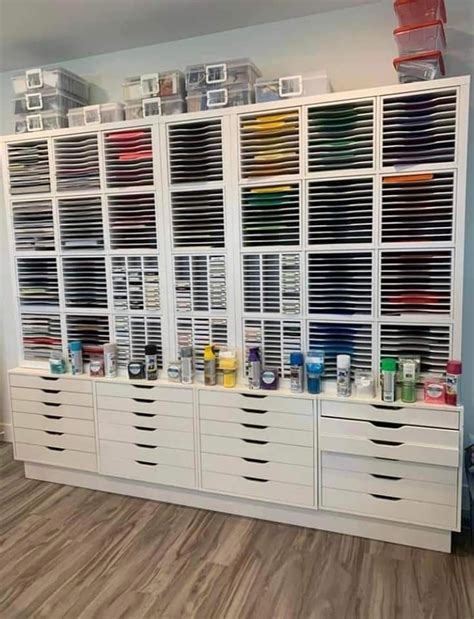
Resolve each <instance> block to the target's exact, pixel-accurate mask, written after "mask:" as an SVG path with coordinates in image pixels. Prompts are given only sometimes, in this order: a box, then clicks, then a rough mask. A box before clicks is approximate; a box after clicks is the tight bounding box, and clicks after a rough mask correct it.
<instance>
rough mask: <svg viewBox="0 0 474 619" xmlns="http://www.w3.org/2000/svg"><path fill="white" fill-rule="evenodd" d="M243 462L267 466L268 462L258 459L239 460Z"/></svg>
mask: <svg viewBox="0 0 474 619" xmlns="http://www.w3.org/2000/svg"><path fill="white" fill-rule="evenodd" d="M241 459H242V460H245V462H251V463H252V464H268V462H269V460H259V459H258V458H241Z"/></svg>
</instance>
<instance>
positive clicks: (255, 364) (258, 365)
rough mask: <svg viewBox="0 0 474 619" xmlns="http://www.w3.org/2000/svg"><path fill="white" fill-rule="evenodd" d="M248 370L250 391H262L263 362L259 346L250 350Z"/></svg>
mask: <svg viewBox="0 0 474 619" xmlns="http://www.w3.org/2000/svg"><path fill="white" fill-rule="evenodd" d="M247 368H248V370H247V371H248V375H249V389H260V374H261V372H262V361H261V358H260V349H259V348H258V347H257V346H255V347H253V348H250V349H249V357H248V365H247Z"/></svg>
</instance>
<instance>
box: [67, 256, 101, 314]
mask: <svg viewBox="0 0 474 619" xmlns="http://www.w3.org/2000/svg"><path fill="white" fill-rule="evenodd" d="M63 280H64V296H65V303H66V307H67V308H68V309H72V308H81V309H87V308H107V306H108V302H107V272H106V266H105V258H104V257H103V256H102V257H101V256H90V257H89V256H87V257H84V256H74V257H71V258H63Z"/></svg>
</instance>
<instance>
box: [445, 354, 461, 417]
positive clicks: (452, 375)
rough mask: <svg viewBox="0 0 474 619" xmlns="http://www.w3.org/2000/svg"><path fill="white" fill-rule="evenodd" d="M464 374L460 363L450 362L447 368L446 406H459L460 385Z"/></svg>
mask: <svg viewBox="0 0 474 619" xmlns="http://www.w3.org/2000/svg"><path fill="white" fill-rule="evenodd" d="M461 374H462V363H461V362H460V361H448V365H447V366H446V404H449V405H450V406H457V405H458V394H459V383H460V380H461Z"/></svg>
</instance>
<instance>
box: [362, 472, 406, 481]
mask: <svg viewBox="0 0 474 619" xmlns="http://www.w3.org/2000/svg"><path fill="white" fill-rule="evenodd" d="M370 474H371V475H372V477H375V478H376V479H388V480H390V481H400V479H402V478H401V477H394V476H393V475H379V474H378V473H370Z"/></svg>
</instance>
